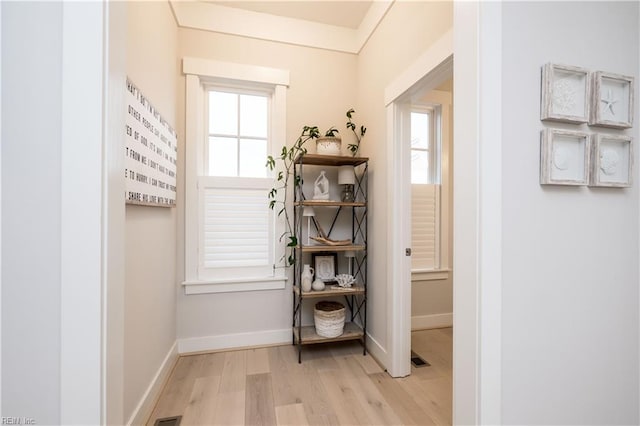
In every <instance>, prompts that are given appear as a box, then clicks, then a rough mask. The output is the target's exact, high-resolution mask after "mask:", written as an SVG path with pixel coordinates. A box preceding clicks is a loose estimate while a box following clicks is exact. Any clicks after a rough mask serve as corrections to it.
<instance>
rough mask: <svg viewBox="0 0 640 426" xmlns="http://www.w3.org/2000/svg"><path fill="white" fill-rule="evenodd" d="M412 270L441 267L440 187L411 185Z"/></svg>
mask: <svg viewBox="0 0 640 426" xmlns="http://www.w3.org/2000/svg"><path fill="white" fill-rule="evenodd" d="M411 189H412V200H411V201H412V202H411V220H412V230H411V268H412V269H414V270H424V269H438V268H439V267H440V185H433V184H432V185H411Z"/></svg>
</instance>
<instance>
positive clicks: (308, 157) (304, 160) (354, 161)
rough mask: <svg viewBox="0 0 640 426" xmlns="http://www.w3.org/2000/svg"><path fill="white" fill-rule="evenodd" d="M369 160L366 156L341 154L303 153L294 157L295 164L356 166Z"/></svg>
mask: <svg viewBox="0 0 640 426" xmlns="http://www.w3.org/2000/svg"><path fill="white" fill-rule="evenodd" d="M367 161H369V158H367V157H347V156H343V155H318V154H305V155H300V156H298V158H296V164H310V165H314V166H358V165H360V164H363V163H366V162H367Z"/></svg>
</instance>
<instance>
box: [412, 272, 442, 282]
mask: <svg viewBox="0 0 640 426" xmlns="http://www.w3.org/2000/svg"><path fill="white" fill-rule="evenodd" d="M450 274H451V269H414V270H412V271H411V282H416V281H438V280H446V279H448V278H449V275H450Z"/></svg>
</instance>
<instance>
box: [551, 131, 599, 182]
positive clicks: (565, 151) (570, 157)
mask: <svg viewBox="0 0 640 426" xmlns="http://www.w3.org/2000/svg"><path fill="white" fill-rule="evenodd" d="M588 180H589V135H588V134H587V133H584V132H576V131H572V130H560V129H545V130H543V131H542V133H541V140H540V184H542V185H587V183H588Z"/></svg>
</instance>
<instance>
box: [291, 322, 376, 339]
mask: <svg viewBox="0 0 640 426" xmlns="http://www.w3.org/2000/svg"><path fill="white" fill-rule="evenodd" d="M293 334H294V335H295V338H296V343H297V342H298V341H299V338H298V327H294V328H293ZM363 336H364V332H363V331H362V328H361V327H360V326H359V325H357V324H355V323H353V322H347V323H345V324H344V332H343V333H342V334H341V335H340V336H338V337H322V336H318V335H317V334H316V328H315V327H314V326H313V325H308V326H304V327H302V344H303V345H312V344H315V343H326V342H340V341H342V340H356V339H362V337H363Z"/></svg>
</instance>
